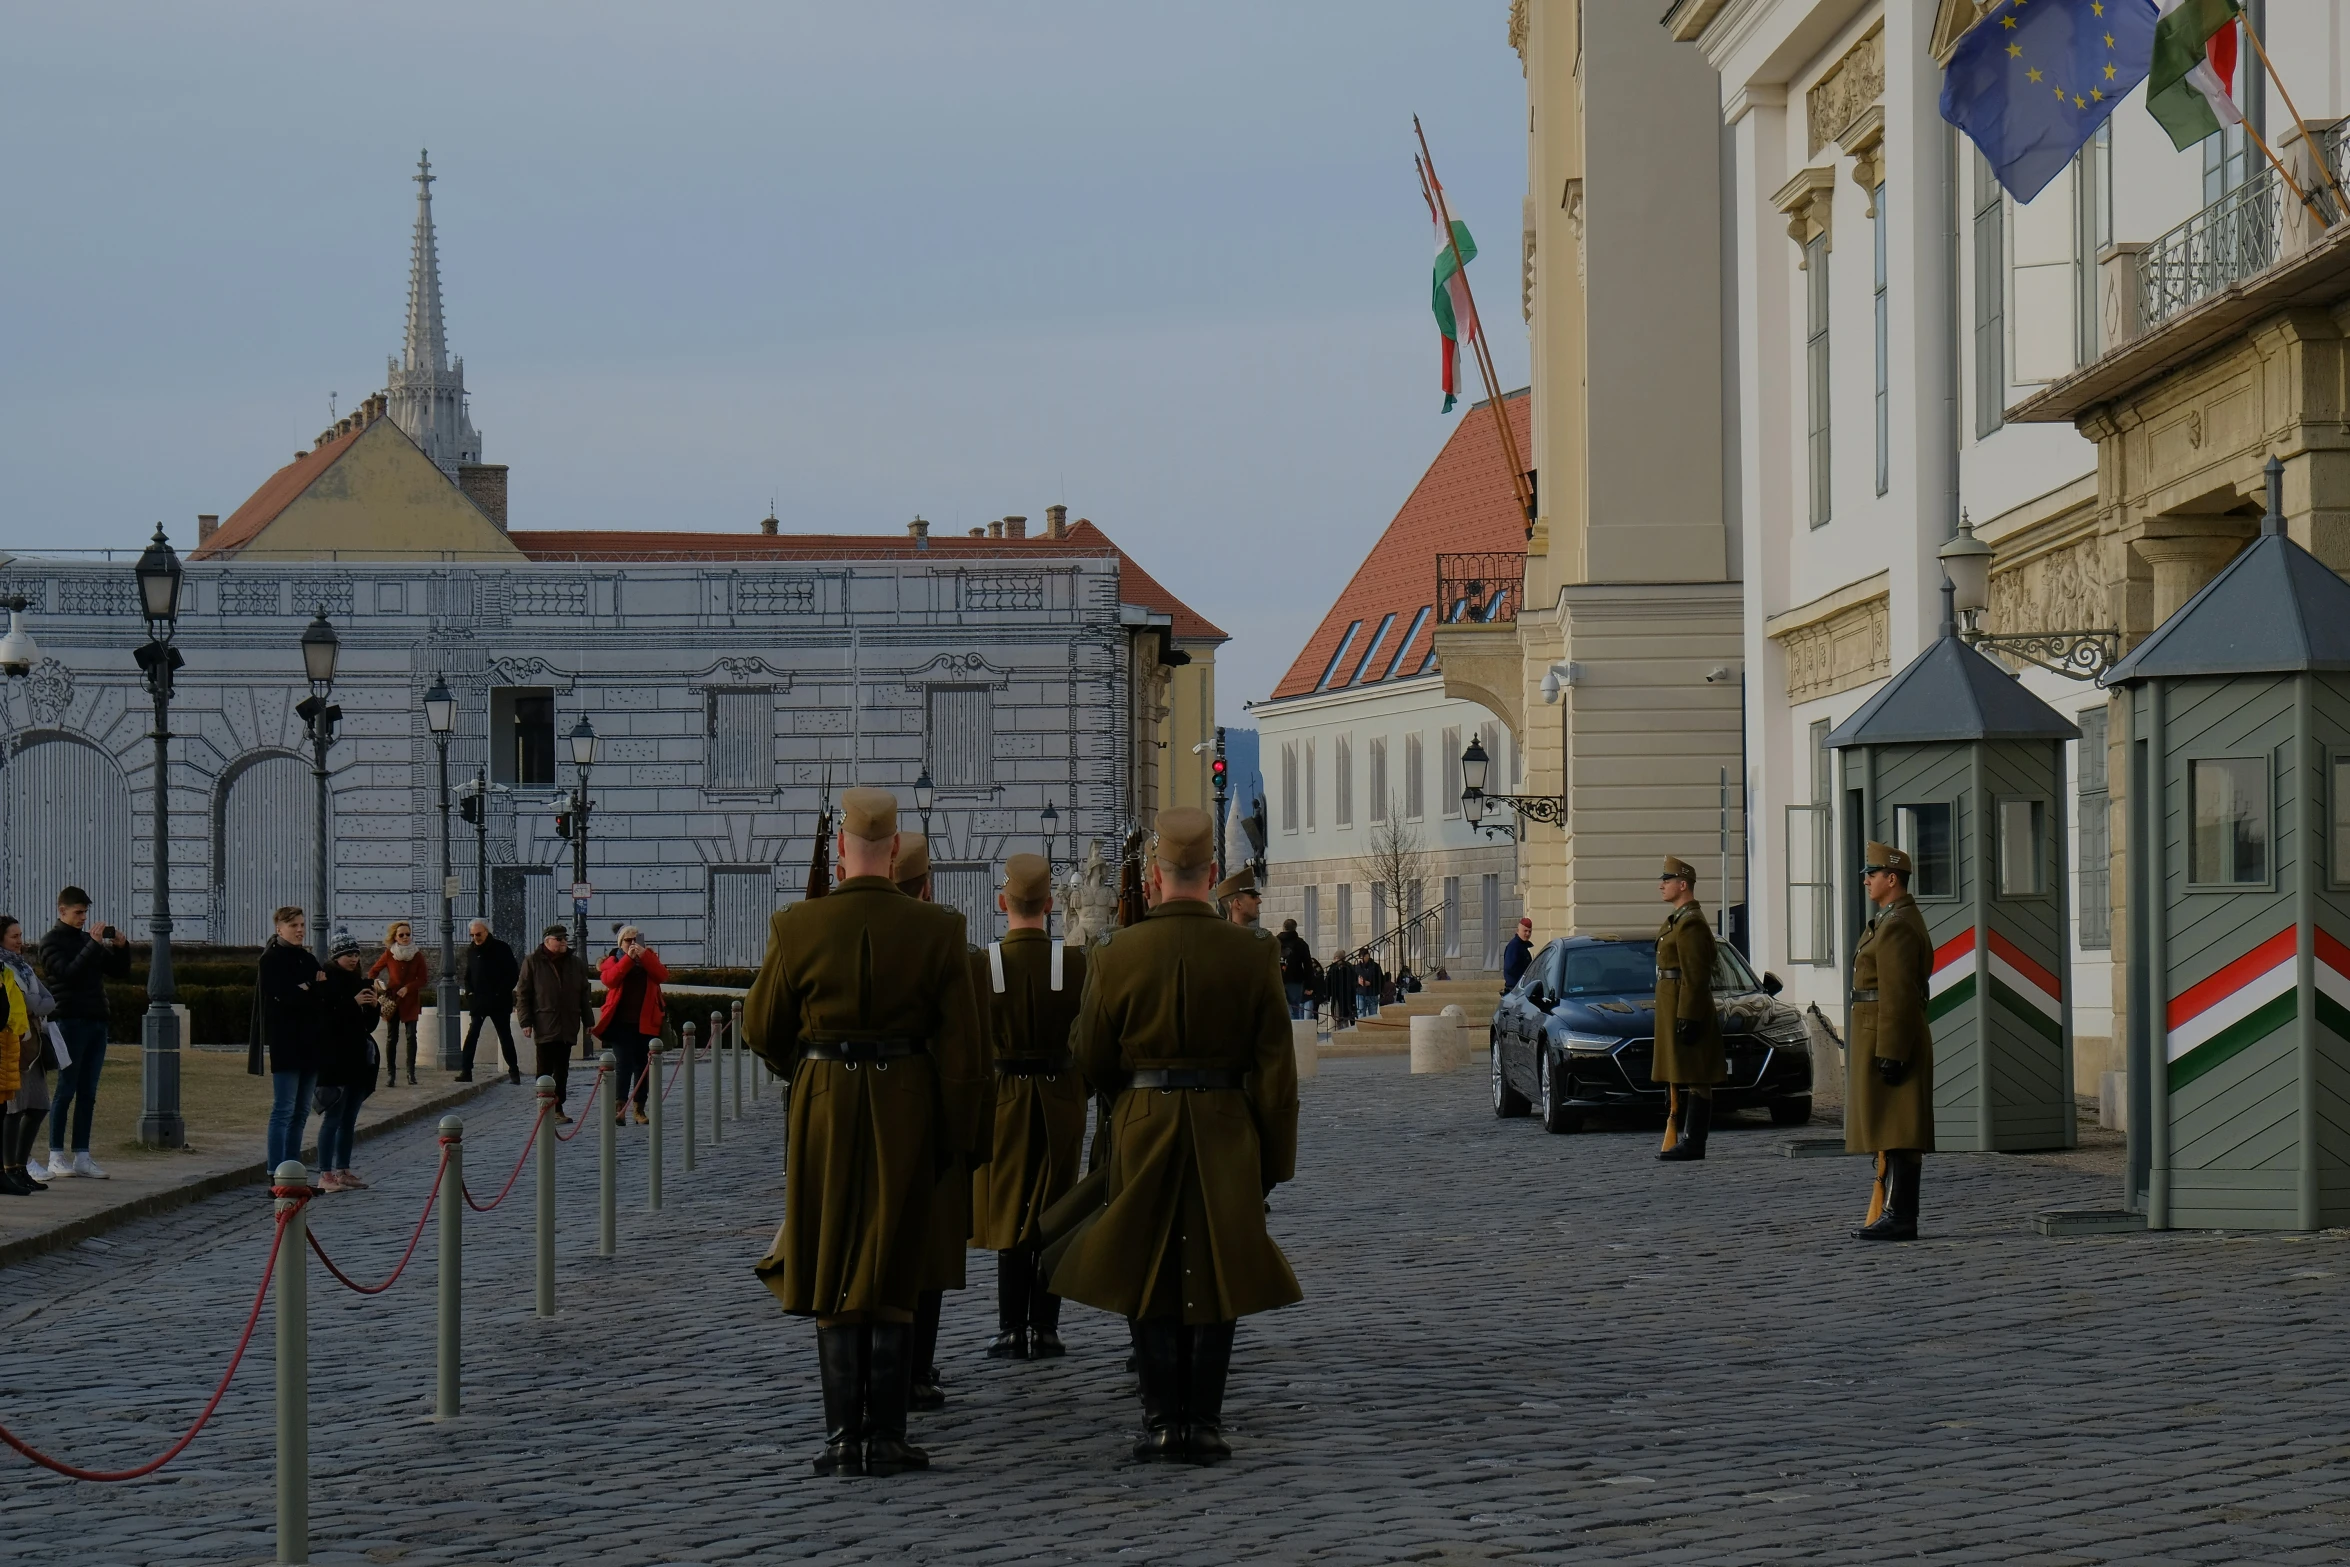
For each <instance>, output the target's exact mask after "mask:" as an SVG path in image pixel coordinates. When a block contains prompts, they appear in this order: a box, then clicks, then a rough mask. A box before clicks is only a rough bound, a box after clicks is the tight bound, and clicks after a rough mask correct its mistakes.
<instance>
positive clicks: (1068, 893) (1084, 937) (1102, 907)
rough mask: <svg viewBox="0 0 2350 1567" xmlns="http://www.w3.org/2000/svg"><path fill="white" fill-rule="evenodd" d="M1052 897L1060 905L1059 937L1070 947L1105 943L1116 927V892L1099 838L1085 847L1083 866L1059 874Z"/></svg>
mask: <svg viewBox="0 0 2350 1567" xmlns="http://www.w3.org/2000/svg"><path fill="white" fill-rule="evenodd" d="M1053 895H1054V897H1056V898H1057V899H1058V900H1059V901H1060V905H1061V910H1062V934H1063V936H1064V937H1065V938H1066V939H1067V941H1068V942H1069V944H1070V945H1071V946H1077V947H1085V946H1091V945H1092V944H1093V943H1095V942H1097V941H1105V940H1107V939H1108V938H1109V934H1110V932H1111V931H1113V930H1115V929H1117V927H1118V892H1117V889H1116V888H1115V887H1113V886H1112V885H1111V884H1110V867H1109V862H1108V861H1106V860H1105V859H1103V858H1102V844H1101V840H1100V839H1099V838H1096V839H1094V840H1093V841H1092V842H1091V843H1089V844H1087V845H1086V849H1085V863H1084V864H1082V865H1073V866H1071V867H1069V869H1068V870H1066V871H1064V872H1062V873H1061V875H1060V878H1059V881H1058V884H1057V885H1056V886H1055V887H1054V889H1053Z"/></svg>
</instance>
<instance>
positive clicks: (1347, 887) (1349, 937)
mask: <svg viewBox="0 0 2350 1567" xmlns="http://www.w3.org/2000/svg"><path fill="white" fill-rule="evenodd" d="M1354 939H1355V887H1354V883H1353V882H1351V881H1342V882H1340V883H1339V884H1338V944H1339V945H1340V946H1341V947H1351V946H1353V945H1354Z"/></svg>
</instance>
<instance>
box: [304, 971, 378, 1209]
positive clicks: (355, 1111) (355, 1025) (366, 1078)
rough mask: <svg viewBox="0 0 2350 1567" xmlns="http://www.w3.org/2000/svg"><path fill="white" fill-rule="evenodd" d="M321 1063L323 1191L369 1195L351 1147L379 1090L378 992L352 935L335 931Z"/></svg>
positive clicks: (326, 984) (324, 988)
mask: <svg viewBox="0 0 2350 1567" xmlns="http://www.w3.org/2000/svg"><path fill="white" fill-rule="evenodd" d="M320 988H321V991H322V993H323V996H324V999H323V1000H322V1001H321V1003H320V1010H321V1013H322V1017H321V1021H320V1049H319V1059H318V1171H319V1174H318V1189H319V1190H320V1191H322V1192H356V1191H365V1190H366V1189H367V1183H366V1182H365V1181H363V1180H361V1179H360V1178H359V1177H358V1176H357V1175H356V1174H354V1173H353V1172H352V1169H351V1147H352V1145H353V1144H354V1143H356V1142H357V1141H358V1138H359V1107H360V1106H361V1105H362V1104H364V1103H366V1101H367V1096H368V1094H369V1093H371V1092H372V1091H373V1090H374V1088H375V1068H376V1062H377V1059H378V1052H377V1050H376V1044H375V1020H376V1007H375V1004H376V992H375V989H374V987H373V986H371V985H369V984H368V983H367V976H366V975H364V974H362V973H360V972H359V942H358V940H357V939H356V938H355V937H353V936H352V934H351V933H350V932H349V931H347V930H338V931H336V932H335V941H334V946H333V947H332V948H331V949H330V950H329V951H328V953H327V959H326V978H325V980H324V981H323V982H322V983H321V986H320Z"/></svg>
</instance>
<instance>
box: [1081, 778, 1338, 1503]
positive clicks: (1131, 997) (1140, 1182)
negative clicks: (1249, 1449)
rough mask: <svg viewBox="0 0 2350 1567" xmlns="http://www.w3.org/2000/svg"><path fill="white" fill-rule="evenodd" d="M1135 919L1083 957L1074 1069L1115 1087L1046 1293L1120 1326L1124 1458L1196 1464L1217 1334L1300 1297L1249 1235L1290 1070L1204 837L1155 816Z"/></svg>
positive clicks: (1281, 1006) (1263, 960) (1289, 1130)
mask: <svg viewBox="0 0 2350 1567" xmlns="http://www.w3.org/2000/svg"><path fill="white" fill-rule="evenodd" d="M1149 875H1150V883H1151V901H1152V905H1153V906H1152V908H1151V911H1150V914H1149V916H1148V917H1147V918H1145V919H1144V920H1142V921H1141V923H1139V924H1136V925H1132V926H1129V927H1127V928H1126V929H1124V930H1121V931H1119V932H1118V933H1117V934H1116V935H1114V936H1112V937H1111V938H1110V940H1109V942H1108V944H1107V945H1105V946H1102V947H1100V948H1097V949H1096V950H1095V952H1094V954H1093V958H1092V965H1091V972H1089V973H1088V974H1087V976H1086V983H1085V993H1084V997H1083V999H1082V1001H1081V1002H1080V1003H1079V1007H1078V1016H1077V1032H1076V1036H1075V1040H1076V1054H1077V1064H1078V1066H1079V1068H1080V1069H1082V1070H1083V1071H1084V1073H1085V1075H1086V1078H1087V1079H1088V1080H1089V1081H1091V1082H1093V1083H1097V1084H1101V1085H1103V1086H1105V1087H1110V1088H1115V1089H1116V1090H1118V1097H1117V1103H1116V1108H1115V1109H1114V1110H1113V1111H1112V1113H1111V1122H1112V1137H1111V1144H1110V1159H1109V1164H1108V1170H1109V1192H1108V1203H1107V1205H1106V1206H1105V1207H1104V1208H1103V1209H1102V1210H1101V1213H1100V1216H1099V1217H1098V1218H1097V1219H1095V1220H1094V1221H1092V1226H1091V1228H1089V1229H1086V1230H1084V1231H1082V1232H1080V1233H1079V1234H1078V1235H1077V1236H1076V1238H1075V1240H1074V1241H1073V1242H1072V1243H1071V1244H1070V1247H1069V1250H1068V1252H1067V1254H1066V1255H1064V1256H1063V1257H1062V1259H1061V1261H1060V1263H1059V1265H1058V1266H1057V1267H1056V1269H1055V1270H1054V1273H1053V1277H1052V1287H1053V1288H1054V1289H1055V1290H1058V1291H1059V1292H1060V1293H1061V1294H1063V1295H1066V1296H1068V1297H1069V1298H1070V1299H1071V1300H1076V1301H1082V1302H1083V1303H1085V1304H1086V1305H1088V1306H1095V1307H1099V1308H1100V1309H1101V1310H1103V1311H1114V1312H1116V1313H1118V1315H1120V1316H1122V1317H1125V1318H1127V1319H1129V1321H1130V1322H1131V1323H1132V1326H1133V1333H1134V1348H1135V1360H1136V1370H1137V1372H1138V1373H1139V1374H1140V1377H1141V1381H1142V1407H1143V1420H1144V1424H1145V1428H1146V1429H1145V1432H1144V1435H1143V1439H1142V1440H1141V1442H1139V1443H1137V1444H1136V1446H1135V1449H1134V1455H1135V1456H1136V1457H1137V1458H1146V1459H1156V1458H1172V1459H1186V1460H1191V1461H1194V1462H1212V1461H1214V1460H1216V1459H1220V1458H1227V1457H1229V1456H1231V1452H1232V1449H1231V1448H1230V1447H1229V1446H1228V1445H1227V1444H1226V1443H1225V1440H1224V1434H1223V1424H1224V1381H1225V1376H1226V1374H1227V1373H1228V1372H1229V1371H1230V1369H1231V1365H1232V1333H1233V1324H1234V1320H1235V1319H1236V1318H1239V1317H1244V1316H1247V1315H1249V1314H1250V1313H1252V1312H1258V1311H1270V1310H1272V1309H1273V1308H1275V1307H1277V1306H1286V1305H1288V1304H1289V1303H1290V1302H1292V1301H1295V1300H1298V1299H1301V1298H1302V1294H1301V1292H1300V1291H1299V1289H1298V1286H1297V1276H1296V1275H1295V1274H1293V1273H1292V1272H1290V1269H1289V1260H1288V1259H1287V1258H1286V1257H1284V1256H1282V1255H1281V1248H1280V1247H1279V1246H1277V1245H1275V1244H1274V1243H1273V1238H1272V1237H1271V1236H1270V1235H1268V1234H1266V1233H1265V1198H1266V1197H1267V1196H1268V1195H1270V1194H1271V1192H1272V1190H1273V1187H1274V1185H1275V1184H1276V1183H1278V1182H1281V1181H1286V1180H1288V1179H1290V1178H1291V1177H1292V1176H1293V1175H1294V1174H1295V1173H1296V1168H1297V1058H1296V1056H1295V1054H1294V1053H1293V1049H1292V1046H1291V1043H1290V1029H1289V1004H1288V1001H1287V999H1286V998H1285V997H1284V996H1283V994H1282V990H1281V965H1280V962H1279V960H1278V956H1277V952H1276V949H1275V947H1274V945H1273V938H1272V937H1271V935H1269V934H1268V933H1266V932H1265V931H1263V930H1247V929H1243V928H1241V927H1240V926H1236V925H1233V924H1230V923H1228V922H1226V921H1223V920H1220V919H1218V918H1217V917H1216V911H1215V908H1214V906H1213V905H1212V904H1210V903H1209V902H1208V901H1207V899H1208V892H1209V890H1210V889H1211V888H1212V887H1213V886H1214V885H1215V881H1216V863H1215V828H1214V824H1213V822H1212V821H1211V820H1210V818H1209V816H1208V813H1207V812H1205V811H1202V810H1199V809H1197V808H1196V807H1192V806H1180V807H1177V808H1175V809H1173V810H1169V811H1164V812H1161V813H1160V816H1159V836H1158V843H1157V845H1156V847H1155V848H1154V849H1153V851H1152V856H1151V865H1150V872H1149Z"/></svg>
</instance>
